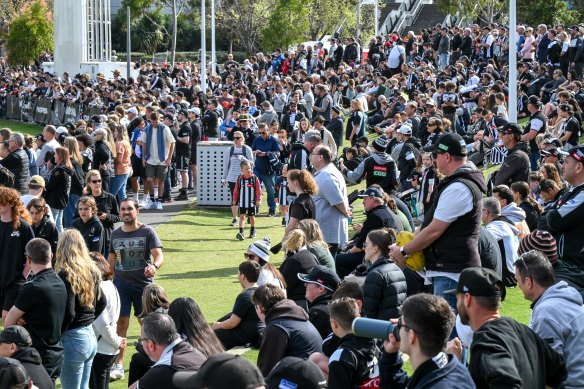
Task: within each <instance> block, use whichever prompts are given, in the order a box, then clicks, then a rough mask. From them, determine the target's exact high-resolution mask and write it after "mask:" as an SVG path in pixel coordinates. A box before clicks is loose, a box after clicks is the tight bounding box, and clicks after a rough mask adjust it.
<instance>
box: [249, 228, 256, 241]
mask: <svg viewBox="0 0 584 389" xmlns="http://www.w3.org/2000/svg"><path fill="white" fill-rule="evenodd" d="M249 237H250V238H252V239H253V238H255V237H256V232H255V230H253V231H250V232H249Z"/></svg>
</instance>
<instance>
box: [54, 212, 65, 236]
mask: <svg viewBox="0 0 584 389" xmlns="http://www.w3.org/2000/svg"><path fill="white" fill-rule="evenodd" d="M51 212H52V213H53V219H55V226H56V227H57V232H58V233H59V234H60V233H61V232H63V210H62V209H57V208H53V207H51Z"/></svg>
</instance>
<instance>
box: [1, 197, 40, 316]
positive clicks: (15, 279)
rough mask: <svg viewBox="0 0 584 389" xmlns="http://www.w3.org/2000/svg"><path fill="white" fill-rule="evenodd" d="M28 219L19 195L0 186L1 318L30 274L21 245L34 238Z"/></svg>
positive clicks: (23, 245)
mask: <svg viewBox="0 0 584 389" xmlns="http://www.w3.org/2000/svg"><path fill="white" fill-rule="evenodd" d="M30 223H32V220H31V218H30V215H29V214H28V212H27V211H26V210H25V208H24V206H23V205H22V202H21V201H20V195H19V194H18V192H17V191H16V190H14V189H12V188H7V187H4V186H0V303H1V304H2V319H5V318H6V314H7V313H8V311H9V310H10V308H12V305H13V304H14V301H15V300H16V297H17V296H18V292H19V290H20V287H21V286H22V284H23V283H24V281H25V280H26V279H27V277H28V275H29V273H30V266H28V265H27V262H26V255H25V254H24V253H25V252H26V250H25V247H26V245H27V243H28V242H29V241H30V240H31V239H32V238H34V232H33V230H32V227H31V225H30Z"/></svg>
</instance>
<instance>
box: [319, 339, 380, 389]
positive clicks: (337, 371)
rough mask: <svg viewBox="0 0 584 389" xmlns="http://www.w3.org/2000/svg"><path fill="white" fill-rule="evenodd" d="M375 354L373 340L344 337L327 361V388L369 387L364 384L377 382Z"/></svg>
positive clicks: (350, 388) (377, 373) (375, 349)
mask: <svg viewBox="0 0 584 389" xmlns="http://www.w3.org/2000/svg"><path fill="white" fill-rule="evenodd" d="M377 352H378V349H377V346H375V340H374V339H367V338H361V337H358V336H355V335H353V334H348V335H345V336H344V337H343V338H342V339H341V344H340V346H339V348H338V349H337V350H336V351H335V352H334V353H333V355H331V357H330V359H329V380H328V385H329V388H347V389H353V388H361V387H369V386H367V385H365V384H367V383H374V382H376V381H378V380H379V367H378V362H377V357H376V354H377ZM372 387H374V386H372Z"/></svg>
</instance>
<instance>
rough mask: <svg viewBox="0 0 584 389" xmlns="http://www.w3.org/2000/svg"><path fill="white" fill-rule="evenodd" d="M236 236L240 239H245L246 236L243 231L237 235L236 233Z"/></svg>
mask: <svg viewBox="0 0 584 389" xmlns="http://www.w3.org/2000/svg"><path fill="white" fill-rule="evenodd" d="M235 237H236V238H237V239H239V240H244V239H245V236H244V235H243V232H238V233H237V235H235Z"/></svg>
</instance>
